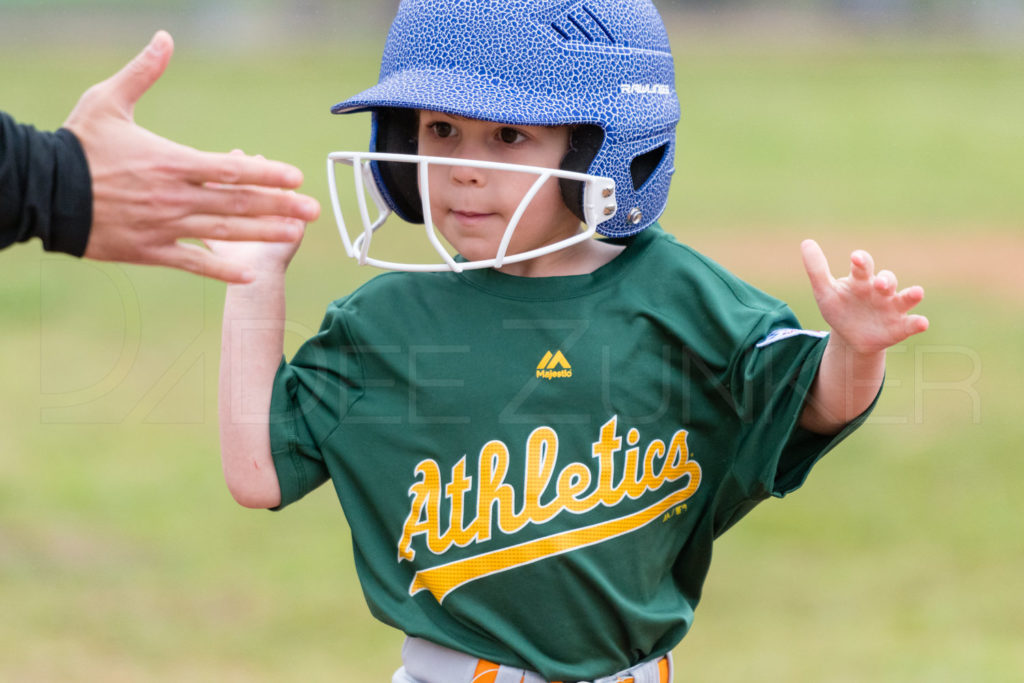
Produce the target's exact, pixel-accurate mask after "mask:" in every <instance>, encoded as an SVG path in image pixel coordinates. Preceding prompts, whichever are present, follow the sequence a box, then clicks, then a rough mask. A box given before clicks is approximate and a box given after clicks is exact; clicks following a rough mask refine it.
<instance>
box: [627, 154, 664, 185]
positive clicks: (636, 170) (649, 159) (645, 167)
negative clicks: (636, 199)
mask: <svg viewBox="0 0 1024 683" xmlns="http://www.w3.org/2000/svg"><path fill="white" fill-rule="evenodd" d="M667 149H668V143H666V144H664V145H662V146H661V147H655V148H654V149H652V150H651V151H650V152H644V153H643V154H641V155H640V156H638V157H637V158H635V159H633V162H632V163H631V164H630V165H629V173H630V175H631V176H633V190H634V191H636V190H639V189H640V188H641V187H643V184H644V183H646V182H647V180H648V179H649V178H650V177H651V174H653V173H654V171H655V169H657V168H658V165H659V164H660V163H661V160H662V159H664V158H665V151H666V150H667Z"/></svg>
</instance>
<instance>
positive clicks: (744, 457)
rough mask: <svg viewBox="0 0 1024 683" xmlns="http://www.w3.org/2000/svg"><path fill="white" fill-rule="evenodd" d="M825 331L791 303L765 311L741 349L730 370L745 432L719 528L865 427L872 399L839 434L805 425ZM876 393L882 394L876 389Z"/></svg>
mask: <svg viewBox="0 0 1024 683" xmlns="http://www.w3.org/2000/svg"><path fill="white" fill-rule="evenodd" d="M827 339H828V338H827V335H826V334H825V333H822V332H813V331H809V330H803V329H801V328H800V326H799V323H798V322H797V320H796V318H795V316H794V315H793V314H792V312H791V311H790V310H789V308H788V307H786V306H781V307H780V308H778V309H777V310H775V311H772V312H770V313H767V314H765V315H764V316H763V317H762V318H761V320H760V321H759V322H758V324H757V325H756V326H755V328H754V329H753V330H752V331H751V332H750V334H749V336H748V337H747V339H746V340H745V342H744V344H743V345H742V347H741V348H740V349H739V351H738V354H737V357H736V359H735V361H734V365H733V370H732V381H731V386H732V396H733V400H734V405H735V408H736V411H737V416H738V418H739V420H740V423H741V433H742V438H741V439H740V443H739V448H738V450H737V453H736V459H735V461H734V463H733V471H732V473H731V477H730V480H731V482H732V485H733V486H734V487H735V489H736V490H735V491H734V492H733V494H734V495H733V496H730V497H731V498H732V500H733V504H732V505H731V506H727V507H725V508H724V509H723V511H722V514H721V516H720V518H719V520H718V524H717V525H716V526H717V532H718V533H721V532H723V531H725V529H727V528H728V527H730V526H732V524H734V523H735V522H736V521H737V520H739V519H740V518H741V517H742V516H743V515H745V514H746V513H747V512H749V511H750V510H751V509H752V508H753V507H754V506H755V505H757V503H759V502H761V501H762V500H764V499H766V498H768V497H771V496H774V497H777V498H781V497H782V496H785V495H786V494H788V493H791V492H792V491H794V490H796V489H798V488H799V487H800V486H801V485H803V482H804V481H805V479H806V478H807V475H808V474H809V472H810V470H811V468H812V467H813V466H814V464H815V463H816V462H817V461H818V460H819V459H820V458H821V457H822V456H824V455H825V454H826V453H827V452H828V451H830V450H831V449H832V448H834V447H835V446H836V445H837V444H838V443H839V442H840V441H842V440H843V439H845V438H846V437H847V436H849V435H850V434H851V433H852V432H853V431H854V430H855V429H857V427H859V426H860V425H861V424H862V423H863V422H864V420H865V419H867V416H868V415H869V414H870V412H871V410H872V408H873V407H874V404H872V406H871V407H869V408H868V409H867V410H866V411H865V412H864V413H863V414H862V415H860V416H858V417H857V418H856V419H855V420H853V421H851V422H850V423H849V424H847V425H846V426H845V427H844V428H843V429H842V430H841V431H840V432H839V433H838V434H830V435H822V434H816V433H814V432H810V431H808V430H805V429H803V428H802V427H800V425H799V421H800V415H801V413H802V412H803V407H804V402H805V401H806V399H807V395H808V393H809V392H810V389H811V385H812V384H813V382H814V378H815V376H816V375H817V372H818V365H819V364H820V362H821V357H822V354H823V353H824V350H825V345H826V343H827ZM876 401H877V397H876Z"/></svg>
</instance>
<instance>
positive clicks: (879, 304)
mask: <svg viewBox="0 0 1024 683" xmlns="http://www.w3.org/2000/svg"><path fill="white" fill-rule="evenodd" d="M800 249H801V251H802V253H803V259H804V268H805V269H806V270H807V275H808V277H809V278H810V280H811V288H812V289H813V290H814V299H815V301H817V302H818V309H819V310H820V311H821V315H822V317H823V318H825V322H827V323H828V324H829V326H830V327H831V328H832V335H833V336H838V337H840V338H841V339H842V341H843V342H844V343H845V345H846V346H847V348H848V349H849V350H851V351H854V352H857V353H862V354H871V353H877V352H879V351H884V350H885V349H887V348H889V347H890V346H893V345H895V344H898V343H900V342H901V341H903V340H904V339H906V338H907V337H910V336H912V335H915V334H919V333H921V332H924V331H925V330H927V329H928V319H927V318H926V317H924V316H923V315H912V314H910V311H911V310H912V309H913V308H914V306H916V305H917V304H919V303H921V300H922V299H924V289H922V288H921V287H918V286H916V285H915V286H913V287H908V288H906V289H904V290H902V291H897V290H896V276H895V275H894V274H893V273H892V272H891V271H888V270H883V271H880V272H878V273H875V272H874V271H875V263H874V260H873V259H872V258H871V254H869V253H867V252H866V251H862V250H857V251H855V252H853V253H852V254H850V274H849V275H847V276H845V277H841V278H839V279H838V280H837V279H835V278H834V277H832V273H831V272H830V271H829V267H828V261H827V260H826V259H825V254H824V252H822V250H821V247H820V246H818V243H817V242H815V241H814V240H804V242H803V243H802V244H801V245H800Z"/></svg>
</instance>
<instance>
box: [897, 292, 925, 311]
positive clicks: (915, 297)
mask: <svg viewBox="0 0 1024 683" xmlns="http://www.w3.org/2000/svg"><path fill="white" fill-rule="evenodd" d="M923 300H924V288H922V287H920V286H918V285H914V286H913V287H907V288H906V289H904V290H903V291H902V292H900V293H899V294H898V295H897V296H896V310H898V311H899V312H900V313H906V312H907V311H909V310H910V309H912V308H913V307H914V306H916V305H918V304H919V303H921V301H923Z"/></svg>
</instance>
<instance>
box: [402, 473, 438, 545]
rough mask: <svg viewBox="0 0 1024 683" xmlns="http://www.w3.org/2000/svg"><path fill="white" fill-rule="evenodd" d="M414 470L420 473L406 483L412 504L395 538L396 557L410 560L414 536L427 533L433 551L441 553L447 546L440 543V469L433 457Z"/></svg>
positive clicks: (428, 542)
mask: <svg viewBox="0 0 1024 683" xmlns="http://www.w3.org/2000/svg"><path fill="white" fill-rule="evenodd" d="M416 474H417V475H419V476H420V477H422V479H420V480H419V481H417V482H416V483H415V484H413V485H412V486H410V487H409V495H411V496H412V505H411V506H409V516H408V517H406V519H405V524H404V525H403V526H402V540H401V541H399V542H398V559H399V560H400V561H401V560H409V561H412V560H413V559H414V558H415V557H416V551H415V550H413V549H412V539H413V536H418V535H419V534H426V535H427V547H428V548H430V551H431V552H432V553H442V552H444V551H445V550H447V548H446V547H445V548H442V547H441V544H440V538H439V537H440V532H439V531H438V524H439V522H440V517H441V509H440V506H441V470H440V468H439V467H438V466H437V463H436V462H435V461H433V460H424V461H423V462H421V463H420V464H418V465H417V466H416Z"/></svg>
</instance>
